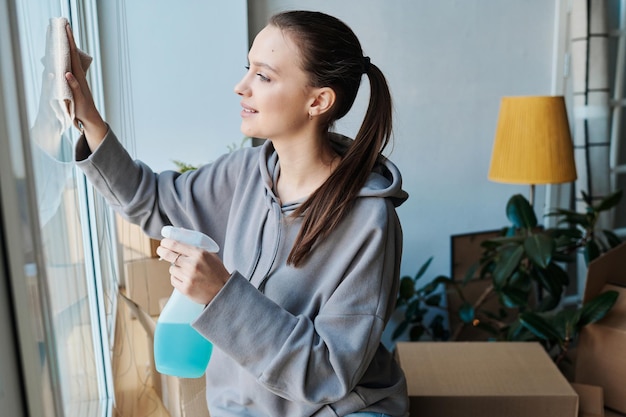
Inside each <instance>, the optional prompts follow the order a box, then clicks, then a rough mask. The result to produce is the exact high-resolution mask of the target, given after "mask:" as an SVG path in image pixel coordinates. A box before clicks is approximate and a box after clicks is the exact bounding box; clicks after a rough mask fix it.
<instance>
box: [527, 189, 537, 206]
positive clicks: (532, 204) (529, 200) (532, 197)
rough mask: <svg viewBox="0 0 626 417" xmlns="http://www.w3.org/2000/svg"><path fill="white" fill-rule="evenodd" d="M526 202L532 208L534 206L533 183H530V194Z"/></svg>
mask: <svg viewBox="0 0 626 417" xmlns="http://www.w3.org/2000/svg"><path fill="white" fill-rule="evenodd" d="M528 202H529V203H530V206H531V207H532V208H535V184H530V195H529V199H528Z"/></svg>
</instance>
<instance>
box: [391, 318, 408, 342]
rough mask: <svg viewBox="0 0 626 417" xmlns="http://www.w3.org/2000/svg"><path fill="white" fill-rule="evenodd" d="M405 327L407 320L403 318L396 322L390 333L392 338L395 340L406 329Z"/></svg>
mask: <svg viewBox="0 0 626 417" xmlns="http://www.w3.org/2000/svg"><path fill="white" fill-rule="evenodd" d="M407 327H409V322H408V321H407V320H403V321H401V322H400V324H398V325H397V326H396V328H395V330H394V331H393V334H392V335H391V339H392V340H396V339H397V338H399V337H400V336H402V334H403V333H404V332H405V331H406V329H407Z"/></svg>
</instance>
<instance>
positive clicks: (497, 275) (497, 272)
mask: <svg viewBox="0 0 626 417" xmlns="http://www.w3.org/2000/svg"><path fill="white" fill-rule="evenodd" d="M500 255H501V258H500V261H499V262H498V263H497V265H496V267H495V269H494V271H493V282H494V284H495V286H496V287H501V286H503V285H504V284H505V283H506V280H507V279H508V278H509V277H510V276H511V274H512V273H513V271H515V269H517V267H518V266H519V263H520V261H521V260H522V256H524V247H523V246H518V247H516V248H515V249H507V250H503V251H502V252H501V253H500Z"/></svg>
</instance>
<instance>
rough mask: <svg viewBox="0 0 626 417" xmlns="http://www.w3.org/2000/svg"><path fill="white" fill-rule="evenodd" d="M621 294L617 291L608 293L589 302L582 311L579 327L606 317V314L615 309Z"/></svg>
mask: <svg viewBox="0 0 626 417" xmlns="http://www.w3.org/2000/svg"><path fill="white" fill-rule="evenodd" d="M618 295H619V293H618V292H617V291H606V292H603V293H602V294H600V295H598V296H596V297H595V298H593V299H591V300H589V301H587V302H586V303H585V305H583V307H582V309H581V310H580V319H579V320H578V323H577V326H578V327H579V328H582V327H583V326H586V325H587V324H589V323H595V322H596V321H598V320H600V319H602V318H603V317H604V316H606V313H608V312H609V310H611V308H613V305H614V304H615V302H616V301H617V297H618Z"/></svg>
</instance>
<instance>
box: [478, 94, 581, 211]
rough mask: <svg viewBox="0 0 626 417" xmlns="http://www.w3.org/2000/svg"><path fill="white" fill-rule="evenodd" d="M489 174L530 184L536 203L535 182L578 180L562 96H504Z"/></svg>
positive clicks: (531, 198)
mask: <svg viewBox="0 0 626 417" xmlns="http://www.w3.org/2000/svg"><path fill="white" fill-rule="evenodd" d="M488 178H489V179H490V180H491V181H496V182H503V183H509V184H529V185H530V198H529V203H530V204H531V206H533V207H534V199H535V185H536V184H559V183H566V182H572V181H574V180H576V164H575V162H574V148H573V145H572V137H571V135H570V128H569V123H568V119H567V110H566V108H565V100H564V98H563V97H562V96H518V97H503V98H502V101H501V103H500V114H499V116H498V125H497V129H496V135H495V140H494V145H493V152H492V154H491V165H490V168H489V176H488Z"/></svg>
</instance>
